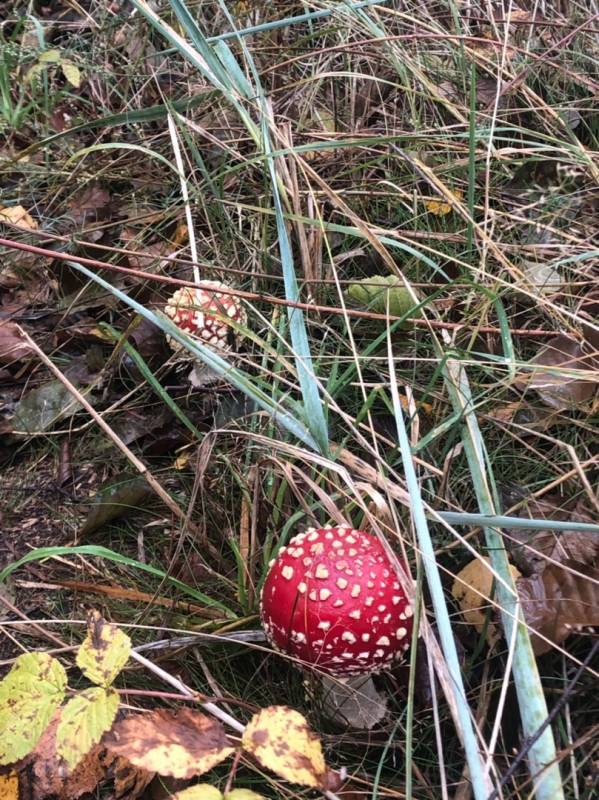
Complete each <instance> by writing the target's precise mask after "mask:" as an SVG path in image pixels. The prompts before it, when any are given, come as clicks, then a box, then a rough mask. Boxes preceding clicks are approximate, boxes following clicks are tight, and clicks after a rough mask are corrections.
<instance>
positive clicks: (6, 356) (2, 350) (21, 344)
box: [0, 321, 34, 364]
mask: <svg viewBox="0 0 599 800" xmlns="http://www.w3.org/2000/svg"><path fill="white" fill-rule="evenodd" d="M33 352H34V351H33V348H32V347H31V345H29V344H27V342H26V341H24V339H23V337H22V336H21V333H20V331H19V326H18V325H15V323H14V322H8V321H2V322H0V364H12V363H14V362H15V361H19V360H20V359H22V358H27V356H30V355H31V354H32V353H33Z"/></svg>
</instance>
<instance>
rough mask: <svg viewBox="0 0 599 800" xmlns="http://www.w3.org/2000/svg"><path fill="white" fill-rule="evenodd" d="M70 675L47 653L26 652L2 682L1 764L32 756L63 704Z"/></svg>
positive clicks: (0, 714) (0, 683) (0, 684)
mask: <svg viewBox="0 0 599 800" xmlns="http://www.w3.org/2000/svg"><path fill="white" fill-rule="evenodd" d="M66 685H67V674H66V672H65V670H64V667H63V666H62V664H61V663H60V662H59V661H57V660H56V659H55V658H52V656H50V655H48V654H47V653H25V654H24V655H22V656H19V657H18V658H17V660H16V661H15V663H14V666H13V668H12V669H11V671H10V672H9V673H8V675H7V676H6V677H5V678H4V680H3V681H2V682H0V764H12V763H13V762H14V761H18V760H19V759H20V758H23V757H24V756H26V755H27V754H28V753H30V752H31V751H32V750H33V749H34V747H35V746H36V744H37V743H38V741H39V738H40V736H41V735H42V733H43V732H44V730H45V729H46V727H47V726H48V723H49V722H50V719H51V718H52V715H53V714H54V712H55V711H56V709H57V708H58V706H59V705H60V704H61V703H62V701H63V698H64V693H65V688H66Z"/></svg>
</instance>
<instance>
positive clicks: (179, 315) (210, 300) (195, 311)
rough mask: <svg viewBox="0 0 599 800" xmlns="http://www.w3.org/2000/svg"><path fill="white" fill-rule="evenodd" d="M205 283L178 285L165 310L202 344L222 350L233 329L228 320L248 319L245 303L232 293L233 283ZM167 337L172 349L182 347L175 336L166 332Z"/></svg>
mask: <svg viewBox="0 0 599 800" xmlns="http://www.w3.org/2000/svg"><path fill="white" fill-rule="evenodd" d="M203 283H204V287H206V288H201V289H194V288H192V287H190V286H184V287H183V288H181V289H177V291H176V292H175V293H174V295H173V296H172V297H171V298H170V299H169V300H168V302H167V304H166V306H165V309H164V311H165V314H167V316H169V317H170V318H171V319H172V321H173V322H174V323H175V325H176V326H177V327H178V328H181V330H182V331H185V332H186V333H189V334H191V335H192V336H196V337H197V338H198V339H201V340H202V343H203V344H209V345H212V346H213V347H215V348H219V349H221V350H224V349H227V348H228V342H229V334H230V333H231V331H232V328H231V327H230V325H229V324H228V320H229V319H230V320H233V321H234V322H238V323H241V324H243V322H244V321H245V314H244V311H243V307H242V305H241V303H240V302H239V300H238V298H237V297H235V295H232V294H230V287H228V286H225V284H224V283H219V282H218V281H204V282H203ZM221 289H227V290H228V291H229V293H227V294H224V293H223V292H222V291H219V290H221ZM210 312H213V313H212V314H211V313H210ZM225 317H226V319H225ZM166 339H167V342H168V343H169V345H170V346H171V348H172V349H173V350H180V349H181V348H182V345H181V344H180V343H179V342H178V341H176V339H173V338H172V336H168V335H167V337H166Z"/></svg>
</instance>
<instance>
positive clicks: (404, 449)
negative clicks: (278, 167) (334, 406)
mask: <svg viewBox="0 0 599 800" xmlns="http://www.w3.org/2000/svg"><path fill="white" fill-rule="evenodd" d="M387 341H388V349H389V355H388V363H389V373H390V374H389V384H390V388H391V397H392V399H393V407H394V416H395V423H396V427H397V436H398V439H399V446H400V450H401V459H402V463H403V468H404V474H405V478H406V484H407V487H408V492H409V494H410V500H411V515H412V520H413V522H414V528H415V530H416V535H417V538H418V545H419V547H420V553H421V556H422V561H423V566H424V571H425V574H426V578H427V583H428V586H429V591H430V594H431V599H432V603H433V608H434V610H435V620H436V622H437V627H438V630H439V639H440V640H441V647H442V649H443V655H444V656H445V660H446V662H447V669H448V672H449V675H450V677H451V680H452V685H453V690H454V697H455V705H456V710H457V714H458V722H459V726H460V733H461V739H462V742H463V745H464V751H465V753H466V760H467V762H468V768H469V770H470V780H471V782H472V790H473V792H474V797H475V798H476V800H486V798H487V797H488V796H489V793H490V791H491V784H490V781H489V777H488V776H487V775H486V774H485V770H484V764H483V760H482V756H481V752H480V748H479V746H478V742H477V738H476V733H475V730H474V725H473V722H472V716H471V713H470V707H469V705H468V700H467V698H466V691H465V689H464V683H463V681H462V674H461V671H460V661H459V658H458V652H457V648H456V643H455V639H454V636H453V631H452V628H451V621H450V618H449V611H448V609H447V603H446V601H445V594H444V592H443V584H442V583H441V575H440V573H439V567H438V564H437V560H436V558H435V548H434V545H433V541H432V538H431V535H430V531H429V529H428V523H427V519H426V513H425V510H424V503H423V501H422V496H421V494H420V486H419V484H418V478H417V475H416V470H415V468H414V462H413V460H412V451H411V447H410V441H409V439H408V432H407V430H406V425H405V421H404V417H403V410H402V407H401V403H400V400H399V393H398V391H397V380H396V377H395V364H394V360H393V351H392V346H391V337H388V340H387Z"/></svg>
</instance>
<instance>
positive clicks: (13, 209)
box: [0, 206, 38, 231]
mask: <svg viewBox="0 0 599 800" xmlns="http://www.w3.org/2000/svg"><path fill="white" fill-rule="evenodd" d="M2 222H7V223H9V224H10V225H15V226H16V227H17V228H21V229H22V230H24V231H36V230H37V228H38V224H37V222H36V221H35V220H34V219H33V217H31V216H30V215H29V214H28V213H27V211H25V209H24V208H23V206H9V207H4V206H0V223H2Z"/></svg>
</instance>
